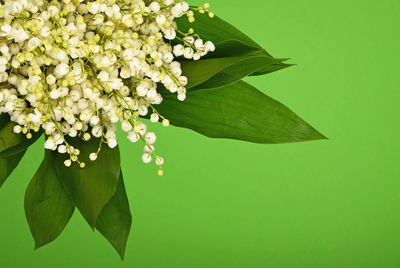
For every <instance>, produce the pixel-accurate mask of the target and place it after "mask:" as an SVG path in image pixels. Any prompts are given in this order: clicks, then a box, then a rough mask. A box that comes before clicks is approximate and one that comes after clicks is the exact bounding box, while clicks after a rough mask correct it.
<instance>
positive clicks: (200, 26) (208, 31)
mask: <svg viewBox="0 0 400 268" xmlns="http://www.w3.org/2000/svg"><path fill="white" fill-rule="evenodd" d="M195 18H196V21H195V22H194V23H189V22H188V19H187V17H186V16H183V17H181V18H178V19H177V24H178V28H179V29H180V30H181V31H183V32H188V31H189V29H190V28H193V29H194V31H195V33H196V34H198V35H199V36H200V37H201V38H202V39H203V40H205V41H206V40H210V41H212V42H214V44H216V48H217V49H216V51H215V52H213V53H210V54H209V55H208V56H207V57H209V58H214V57H215V58H218V57H220V56H219V55H218V53H219V51H223V50H222V49H220V48H219V45H220V43H221V42H226V41H232V40H236V41H241V42H243V43H244V44H245V45H247V46H251V47H254V48H255V49H259V50H260V49H261V50H262V51H263V52H261V53H260V54H261V55H264V56H269V57H271V58H273V57H272V56H271V55H270V54H269V53H268V52H266V51H265V50H264V49H263V48H262V47H261V46H260V45H259V44H257V43H256V42H255V41H254V40H252V39H251V38H250V37H248V36H247V35H246V34H244V33H242V32H241V31H239V30H238V29H237V28H236V27H234V26H233V25H231V24H230V23H228V22H226V21H224V20H222V19H221V18H219V17H217V16H215V17H214V18H210V17H209V16H208V15H207V14H200V13H199V12H195ZM175 42H176V41H175ZM233 52H234V53H237V54H236V56H239V55H240V53H241V50H240V49H236V50H234V51H233ZM234 55H235V54H232V55H231V56H234ZM283 61H284V60H280V61H279V62H277V63H275V64H272V65H266V66H264V67H263V68H262V69H260V70H257V71H255V72H254V73H249V74H250V75H264V74H268V73H271V72H274V71H278V70H281V69H284V68H287V67H290V66H292V64H286V63H283Z"/></svg>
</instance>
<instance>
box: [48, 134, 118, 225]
mask: <svg viewBox="0 0 400 268" xmlns="http://www.w3.org/2000/svg"><path fill="white" fill-rule="evenodd" d="M69 142H70V144H71V145H72V146H74V148H77V149H79V150H80V151H81V153H80V155H79V158H80V161H82V162H84V163H85V164H86V167H85V168H80V167H79V166H78V165H77V164H76V163H74V164H72V166H71V167H69V168H68V167H66V166H65V165H64V161H65V160H66V155H62V154H56V159H55V163H56V168H57V171H58V174H59V177H60V178H61V180H62V182H63V185H64V186H65V188H66V189H67V190H68V191H69V193H70V194H71V196H72V198H73V200H74V201H75V205H76V207H77V208H78V209H79V211H80V212H81V214H82V215H83V217H84V218H85V219H86V221H87V222H88V223H89V225H90V226H91V227H92V228H94V227H95V224H96V220H97V217H98V216H99V214H100V212H101V211H102V210H103V208H104V206H105V205H106V204H107V203H108V202H109V201H110V199H111V197H112V196H113V195H114V194H115V191H116V187H117V183H118V178H119V173H120V155H119V149H118V147H117V148H115V149H110V148H109V147H108V146H107V145H106V144H103V146H102V149H101V152H100V153H99V156H98V159H97V160H96V161H90V160H89V154H90V153H93V152H97V149H98V147H99V143H100V140H99V139H95V138H92V139H91V140H90V141H87V142H86V141H83V140H82V139H81V138H75V139H71V140H69Z"/></svg>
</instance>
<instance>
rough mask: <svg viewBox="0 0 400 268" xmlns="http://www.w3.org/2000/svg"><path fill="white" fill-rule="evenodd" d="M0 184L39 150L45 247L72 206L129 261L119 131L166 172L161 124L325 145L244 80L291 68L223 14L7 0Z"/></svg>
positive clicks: (158, 4)
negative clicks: (159, 146) (40, 145)
mask: <svg viewBox="0 0 400 268" xmlns="http://www.w3.org/2000/svg"><path fill="white" fill-rule="evenodd" d="M0 53H1V55H0V186H1V185H2V184H3V183H4V182H5V180H6V179H7V177H8V176H9V175H10V174H11V173H12V171H13V170H14V169H15V167H16V166H17V165H18V164H19V162H20V161H21V159H22V158H23V156H24V154H25V153H26V151H27V149H28V148H29V146H30V145H32V144H33V143H34V142H36V141H37V140H38V139H39V138H40V137H41V136H44V137H45V142H44V148H45V153H44V159H43V162H42V163H41V165H40V167H39V168H38V170H37V172H36V174H35V175H34V177H33V178H32V180H31V182H30V183H29V185H28V187H27V190H26V193H25V213H26V217H27V220H28V224H29V227H30V230H31V233H32V235H33V238H34V240H35V248H39V247H41V246H44V245H46V244H48V243H50V242H51V241H53V240H54V239H55V238H57V237H58V236H59V235H60V233H61V232H62V231H63V229H64V228H65V226H66V225H67V223H68V221H69V220H70V218H71V216H72V214H73V212H74V210H75V208H77V209H78V210H79V212H80V213H81V214H82V216H83V217H84V218H85V220H86V221H87V222H88V224H89V225H90V227H91V228H93V229H96V230H98V231H99V232H100V233H101V234H102V235H103V236H104V237H105V238H106V239H107V240H108V241H109V242H110V244H111V245H112V246H113V247H114V248H115V249H116V250H117V252H118V253H119V254H120V256H121V258H123V257H124V253H125V248H126V243H127V238H128V235H129V231H130V227H131V214H130V209H129V203H128V199H127V195H126V191H125V187H124V181H123V176H122V172H121V168H120V161H121V160H120V154H119V149H118V142H117V139H116V131H117V125H119V126H120V128H121V129H122V130H123V131H124V132H126V136H127V138H128V139H129V140H130V141H131V142H141V143H143V146H144V151H143V154H142V155H141V157H142V159H143V162H144V163H150V162H152V161H154V163H155V164H156V165H157V166H158V168H157V169H158V174H159V175H163V168H162V167H163V165H164V158H162V157H161V156H160V155H159V153H158V151H157V150H156V148H155V146H154V144H155V142H156V135H155V133H153V132H151V131H149V128H150V127H151V124H152V123H157V122H160V123H162V124H163V125H164V126H165V127H168V126H169V125H170V124H172V125H175V126H178V127H184V128H189V129H192V130H194V131H197V132H199V133H201V134H203V135H205V136H208V137H211V138H229V139H237V140H244V141H249V142H256V143H264V144H275V143H288V142H301V141H310V140H318V139H324V136H323V135H321V134H320V133H319V132H318V131H316V130H315V129H314V128H312V127H311V126H310V125H309V124H307V123H306V122H305V121H303V120H302V119H301V118H300V117H299V116H297V115H296V114H295V113H293V112H292V111H291V110H289V109H288V108H287V107H285V106H284V105H282V104H281V103H279V102H277V101H275V100H274V99H272V98H270V97H268V96H266V95H265V94H264V93H262V92H261V91H259V90H257V89H256V88H254V87H252V86H251V85H249V84H247V83H246V82H243V81H242V80H241V79H242V78H244V77H246V76H249V75H251V76H258V75H264V74H268V73H271V72H274V71H278V70H281V69H284V68H287V67H289V66H291V64H287V63H285V61H286V60H287V59H278V58H274V57H273V56H271V55H270V54H269V53H267V52H266V51H265V50H264V49H263V48H262V47H260V46H259V45H258V44H257V43H256V42H254V41H253V40H251V39H250V38H249V37H248V36H246V35H245V34H243V33H242V32H240V31H239V30H237V29H236V28H234V27H233V26H232V25H230V24H229V23H227V22H225V21H223V20H222V19H220V18H218V17H216V16H215V15H214V13H212V12H211V11H209V4H204V5H203V6H201V7H195V6H190V5H189V4H188V3H186V2H184V1H180V0H179V1H177V0H153V1H148V0H92V1H88V0H61V1H55V0H53V1H46V0H7V1H0Z"/></svg>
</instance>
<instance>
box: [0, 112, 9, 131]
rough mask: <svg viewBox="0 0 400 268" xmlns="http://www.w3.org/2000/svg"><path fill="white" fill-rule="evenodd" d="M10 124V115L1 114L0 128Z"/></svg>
mask: <svg viewBox="0 0 400 268" xmlns="http://www.w3.org/2000/svg"><path fill="white" fill-rule="evenodd" d="M8 122H10V116H9V115H8V114H5V113H2V114H0V128H3V127H4V126H5V125H6V124H7V123H8Z"/></svg>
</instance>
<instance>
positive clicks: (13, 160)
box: [0, 151, 26, 187]
mask: <svg viewBox="0 0 400 268" xmlns="http://www.w3.org/2000/svg"><path fill="white" fill-rule="evenodd" d="M25 152H26V151H23V152H21V153H18V154H16V155H13V156H9V157H0V187H1V186H2V185H3V183H4V182H5V181H6V179H7V178H8V177H9V176H10V175H11V173H12V172H13V171H14V169H15V168H16V167H17V166H18V164H19V162H20V161H21V159H22V157H23V156H24V154H25Z"/></svg>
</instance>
